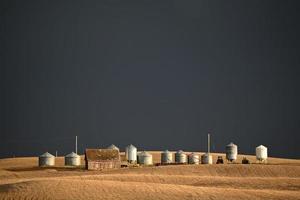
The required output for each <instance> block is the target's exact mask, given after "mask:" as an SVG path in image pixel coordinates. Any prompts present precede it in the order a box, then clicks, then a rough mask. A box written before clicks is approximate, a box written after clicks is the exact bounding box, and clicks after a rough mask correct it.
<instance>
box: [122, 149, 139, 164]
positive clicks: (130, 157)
mask: <svg viewBox="0 0 300 200" xmlns="http://www.w3.org/2000/svg"><path fill="white" fill-rule="evenodd" d="M125 154H126V159H127V161H128V162H129V163H136V159H137V148H136V147H135V146H133V145H132V144H130V145H128V146H127V147H126V149H125Z"/></svg>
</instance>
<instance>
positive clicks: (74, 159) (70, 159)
mask: <svg viewBox="0 0 300 200" xmlns="http://www.w3.org/2000/svg"><path fill="white" fill-rule="evenodd" d="M80 161H81V159H80V156H79V155H78V154H76V153H74V152H72V153H70V154H68V155H66V156H65V165H67V166H79V165H80Z"/></svg>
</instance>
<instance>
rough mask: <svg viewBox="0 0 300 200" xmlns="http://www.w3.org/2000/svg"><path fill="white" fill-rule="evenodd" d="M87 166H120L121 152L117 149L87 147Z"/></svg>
mask: <svg viewBox="0 0 300 200" xmlns="http://www.w3.org/2000/svg"><path fill="white" fill-rule="evenodd" d="M85 166H86V169H88V170H102V169H113V168H120V167H121V160H120V153H119V151H118V150H116V149H86V150H85Z"/></svg>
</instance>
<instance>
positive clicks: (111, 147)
mask: <svg viewBox="0 0 300 200" xmlns="http://www.w3.org/2000/svg"><path fill="white" fill-rule="evenodd" d="M107 149H116V150H118V151H120V149H119V148H118V147H117V146H116V145H114V144H111V145H109V146H108V147H107Z"/></svg>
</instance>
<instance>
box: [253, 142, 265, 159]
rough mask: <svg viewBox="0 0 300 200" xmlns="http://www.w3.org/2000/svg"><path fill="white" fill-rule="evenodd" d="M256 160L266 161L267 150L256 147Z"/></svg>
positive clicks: (261, 146)
mask: <svg viewBox="0 0 300 200" xmlns="http://www.w3.org/2000/svg"><path fill="white" fill-rule="evenodd" d="M255 150H256V159H257V160H258V161H266V160H267V158H268V148H267V147H265V146H263V145H260V146H258V147H256V149H255Z"/></svg>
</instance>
